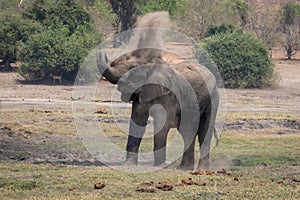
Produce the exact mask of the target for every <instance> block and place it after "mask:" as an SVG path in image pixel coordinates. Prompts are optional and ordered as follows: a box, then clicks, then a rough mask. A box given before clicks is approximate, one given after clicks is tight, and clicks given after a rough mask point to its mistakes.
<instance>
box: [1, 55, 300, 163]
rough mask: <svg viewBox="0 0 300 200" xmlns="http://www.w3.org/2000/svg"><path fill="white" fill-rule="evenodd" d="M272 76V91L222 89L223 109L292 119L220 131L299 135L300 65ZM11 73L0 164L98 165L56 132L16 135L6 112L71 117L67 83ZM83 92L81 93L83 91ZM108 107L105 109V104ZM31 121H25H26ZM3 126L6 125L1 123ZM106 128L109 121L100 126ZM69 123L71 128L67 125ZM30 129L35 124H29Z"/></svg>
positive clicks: (74, 138) (279, 65)
mask: <svg viewBox="0 0 300 200" xmlns="http://www.w3.org/2000/svg"><path fill="white" fill-rule="evenodd" d="M275 63H276V70H277V71H278V73H279V75H280V81H279V83H278V85H277V86H276V87H275V88H266V89H236V90H232V89H227V90H226V97H227V100H226V105H227V113H228V114H229V115H234V114H240V113H248V114H249V113H261V115H263V116H267V115H279V116H280V115H284V116H288V118H289V117H290V118H291V119H278V120H276V119H240V120H230V118H229V120H227V121H226V122H225V125H224V130H227V131H228V130H252V129H262V128H273V127H280V129H278V130H279V131H278V132H277V133H278V134H284V133H285V130H288V131H289V132H299V130H300V114H299V110H300V105H299V102H300V78H299V77H298V76H299V75H300V60H292V61H287V60H284V59H280V58H276V59H275ZM20 79H21V77H20V76H19V75H17V74H16V73H0V112H1V116H0V160H22V161H30V162H33V163H44V162H47V163H66V164H78V165H91V164H93V165H101V164H102V163H101V162H99V161H96V160H95V159H94V158H93V157H92V156H91V155H90V153H89V152H88V151H87V150H86V149H85V147H84V145H83V144H82V143H81V140H80V137H79V136H78V134H77V133H76V132H75V133H74V134H68V135H63V136H62V135H60V134H56V133H55V131H53V132H51V133H49V132H40V133H38V134H31V135H30V137H27V135H24V134H20V133H15V132H14V131H13V130H12V129H11V128H10V127H9V126H7V125H6V124H7V122H9V121H8V120H9V119H7V118H6V114H5V113H6V112H9V111H12V110H18V111H20V110H23V111H25V112H26V111H28V112H29V110H30V109H39V110H63V111H66V112H70V113H72V100H71V97H72V89H73V86H72V83H70V82H67V81H66V80H63V85H53V83H52V80H50V79H49V80H48V81H46V82H43V83H39V84H30V83H24V82H20V81H19V80H20ZM85 87H87V86H82V89H83V90H85ZM114 89H115V86H114V85H111V84H110V83H108V82H106V81H101V82H100V84H98V87H97V90H98V91H100V92H99V94H100V95H99V99H101V100H110V99H111V91H112V90H114ZM91 101H92V99H91ZM108 105H109V104H108ZM28 120H29V121H30V119H28ZM4 122H6V123H4ZM105 122H106V123H111V122H112V121H110V120H109V119H108V120H106V121H105ZM70 123H74V122H72V121H70ZM33 125H34V122H33Z"/></svg>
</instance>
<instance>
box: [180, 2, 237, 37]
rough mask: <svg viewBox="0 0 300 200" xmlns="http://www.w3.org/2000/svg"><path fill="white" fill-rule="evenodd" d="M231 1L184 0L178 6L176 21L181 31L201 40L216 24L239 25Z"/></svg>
mask: <svg viewBox="0 0 300 200" xmlns="http://www.w3.org/2000/svg"><path fill="white" fill-rule="evenodd" d="M231 2H232V1H230V0H223V1H219V0H201V1H199V0H182V1H180V2H179V3H178V4H177V8H176V13H175V14H174V18H175V21H176V23H177V25H178V26H179V30H180V31H181V32H184V33H185V34H187V35H188V36H190V37H192V38H194V39H195V40H199V39H201V38H203V37H204V36H205V33H206V32H207V30H208V28H209V27H210V26H212V25H216V24H232V25H237V24H238V22H237V21H238V19H237V18H238V16H237V12H236V10H235V8H234V7H233V6H232V3H231Z"/></svg>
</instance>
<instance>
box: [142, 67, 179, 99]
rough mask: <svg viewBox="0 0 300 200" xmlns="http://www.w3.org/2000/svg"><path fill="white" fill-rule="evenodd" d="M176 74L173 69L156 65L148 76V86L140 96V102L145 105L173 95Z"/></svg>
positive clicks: (146, 85) (143, 88)
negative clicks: (172, 88) (172, 89)
mask: <svg viewBox="0 0 300 200" xmlns="http://www.w3.org/2000/svg"><path fill="white" fill-rule="evenodd" d="M174 74H175V73H174V72H173V70H172V69H171V68H169V67H165V66H163V65H156V66H154V67H153V70H152V71H151V73H150V74H149V75H148V81H147V82H148V84H145V85H144V86H143V87H142V89H141V92H140V94H139V102H140V103H145V102H150V101H153V100H155V99H158V98H160V97H162V96H165V95H168V94H170V93H171V87H172V82H173V78H174Z"/></svg>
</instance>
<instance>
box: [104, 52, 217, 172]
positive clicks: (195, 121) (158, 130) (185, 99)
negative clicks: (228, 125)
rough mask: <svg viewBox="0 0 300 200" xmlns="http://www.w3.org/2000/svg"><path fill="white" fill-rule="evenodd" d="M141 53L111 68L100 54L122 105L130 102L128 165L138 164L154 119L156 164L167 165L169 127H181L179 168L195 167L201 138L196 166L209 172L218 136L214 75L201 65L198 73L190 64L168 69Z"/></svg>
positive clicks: (119, 59)
mask: <svg viewBox="0 0 300 200" xmlns="http://www.w3.org/2000/svg"><path fill="white" fill-rule="evenodd" d="M141 51H145V50H143V49H140V50H136V51H134V52H131V53H129V54H125V55H123V56H121V57H120V58H118V59H116V60H115V61H114V62H112V63H111V64H110V66H108V65H109V64H108V61H107V58H106V55H105V54H104V53H103V52H101V51H99V54H98V66H99V69H100V71H101V72H102V74H103V76H104V77H105V78H106V79H107V80H108V81H110V82H111V83H113V84H118V90H119V91H120V92H121V98H122V101H125V102H132V113H131V121H130V128H129V136H128V141H127V147H126V150H127V156H126V161H125V164H135V165H136V164H137V163H138V151H139V146H140V143H141V140H142V138H143V135H144V133H145V129H146V125H147V121H148V118H149V116H150V115H151V116H152V117H153V120H154V134H155V135H154V165H155V166H159V165H163V164H164V163H165V160H166V141H167V134H168V132H169V130H170V128H177V129H178V131H179V133H180V134H181V135H182V138H183V141H184V152H183V156H182V161H181V164H180V167H179V168H180V169H185V170H186V169H193V168H194V146H195V139H196V136H198V140H199V144H200V160H199V163H198V168H202V169H207V168H208V167H209V151H210V145H211V139H212V135H213V134H214V135H215V137H216V138H217V135H216V132H215V129H214V124H215V119H216V113H217V109H218V103H219V95H218V90H217V86H216V80H215V78H214V76H213V75H212V74H211V73H210V72H209V71H208V70H207V69H206V68H205V67H203V66H199V68H197V70H198V71H197V70H196V69H195V68H194V66H193V65H191V64H189V63H188V62H181V63H178V64H174V65H168V63H165V62H164V61H163V60H162V59H161V58H160V57H153V58H149V57H146V58H145V57H143V56H142V55H143V52H141ZM147 51H151V49H150V50H149V49H147ZM148 55H149V54H148ZM157 105H160V106H157Z"/></svg>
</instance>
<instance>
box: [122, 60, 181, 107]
mask: <svg viewBox="0 0 300 200" xmlns="http://www.w3.org/2000/svg"><path fill="white" fill-rule="evenodd" d="M176 76H177V74H176V73H175V71H174V70H172V69H171V68H170V67H167V66H164V65H161V64H153V63H150V64H144V65H141V66H138V67H135V68H134V69H131V70H130V71H128V72H127V73H126V74H124V75H123V76H122V78H121V79H120V80H119V82H118V90H119V91H120V92H121V94H122V95H121V99H122V101H125V102H129V101H134V100H135V101H138V102H139V103H140V104H142V103H146V102H151V101H154V100H156V99H158V98H160V97H162V96H165V95H169V94H170V93H171V92H173V91H172V90H174V89H175V88H176V87H174V80H176V79H177V77H176Z"/></svg>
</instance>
